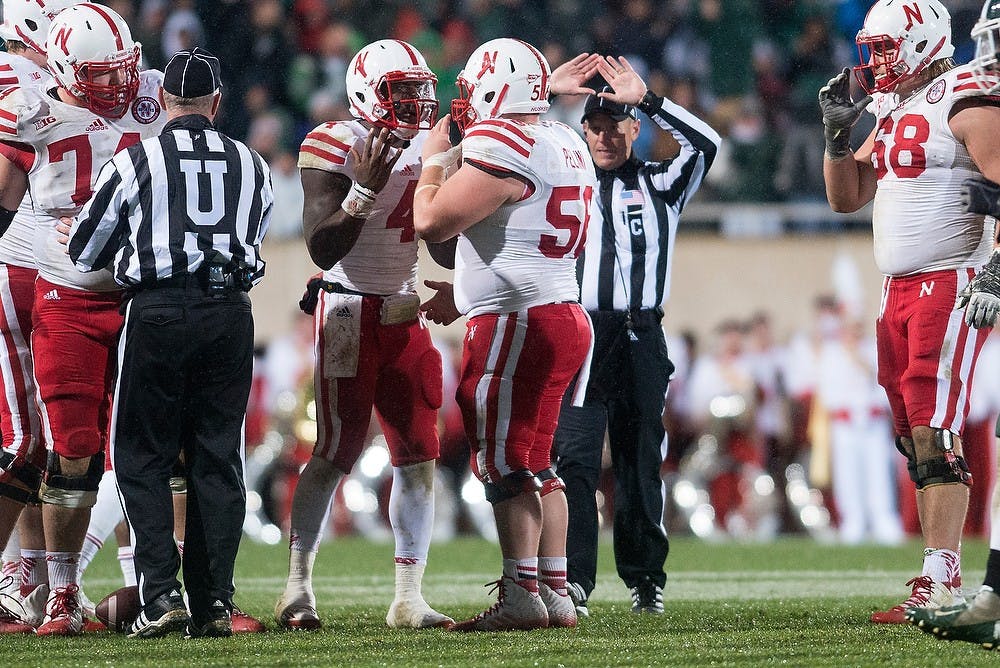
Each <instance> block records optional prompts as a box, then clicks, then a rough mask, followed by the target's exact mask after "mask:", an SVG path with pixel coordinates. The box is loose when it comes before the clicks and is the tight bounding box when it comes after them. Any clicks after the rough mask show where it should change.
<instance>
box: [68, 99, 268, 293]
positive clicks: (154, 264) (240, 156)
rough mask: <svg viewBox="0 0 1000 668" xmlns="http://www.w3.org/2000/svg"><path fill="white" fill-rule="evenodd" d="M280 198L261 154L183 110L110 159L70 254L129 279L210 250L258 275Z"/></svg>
mask: <svg viewBox="0 0 1000 668" xmlns="http://www.w3.org/2000/svg"><path fill="white" fill-rule="evenodd" d="M273 203H274V196H273V193H272V191H271V174H270V170H269V169H268V166H267V164H266V163H265V162H264V160H263V159H262V158H261V157H260V155H258V154H257V153H256V152H255V151H253V150H252V149H250V148H248V147H247V146H246V145H244V144H242V143H240V142H238V141H235V140H233V139H230V138H229V137H227V136H225V135H224V134H222V133H220V132H218V131H217V130H215V128H214V127H213V126H212V124H211V122H210V121H209V120H208V119H207V118H206V117H204V116H201V115H197V114H192V115H188V116H180V117H178V118H175V119H173V120H172V121H170V122H169V123H167V125H166V126H164V128H163V132H162V133H161V134H160V135H158V136H156V137H152V138H150V139H146V140H144V141H142V142H140V143H138V144H135V145H133V146H130V147H129V148H128V149H127V150H124V151H120V152H118V153H117V154H116V155H115V157H114V158H113V159H112V160H111V161H110V162H108V163H107V164H106V165H105V166H104V168H103V169H102V170H101V173H100V176H99V177H98V179H97V184H96V185H95V187H94V194H93V196H92V197H91V199H90V201H89V202H88V203H87V204H86V206H84V208H83V210H82V211H81V212H80V214H79V215H78V216H77V218H76V221H74V223H73V226H72V231H71V232H70V239H69V254H70V257H71V258H72V260H73V262H74V263H75V264H76V267H77V269H79V270H80V271H96V270H99V269H103V268H105V267H109V268H110V269H112V271H113V272H114V276H115V281H117V282H118V283H119V284H120V285H122V286H123V287H130V286H137V285H143V286H151V285H153V284H155V283H156V281H159V280H164V279H168V278H172V277H179V276H184V275H186V274H192V273H194V272H195V271H196V270H197V269H198V268H199V267H200V266H201V265H202V264H203V263H204V261H205V258H206V255H207V256H209V257H212V256H215V254H214V253H212V252H211V251H215V252H217V253H218V254H220V255H221V256H222V259H224V260H225V261H230V260H235V261H239V262H243V263H245V264H246V266H247V267H248V268H249V269H250V271H251V272H252V280H253V281H254V282H257V281H258V280H260V278H261V277H262V276H263V273H264V261H263V260H262V259H261V257H260V243H261V240H262V239H263V238H264V234H265V233H266V232H267V227H268V224H269V222H270V218H271V209H272V205H273ZM215 257H216V258H218V256H215ZM112 263H113V266H110V265H112Z"/></svg>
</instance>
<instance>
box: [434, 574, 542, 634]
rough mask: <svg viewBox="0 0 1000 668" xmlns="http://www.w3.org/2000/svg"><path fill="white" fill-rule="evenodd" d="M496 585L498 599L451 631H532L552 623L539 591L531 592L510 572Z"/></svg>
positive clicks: (459, 623) (495, 583)
mask: <svg viewBox="0 0 1000 668" xmlns="http://www.w3.org/2000/svg"><path fill="white" fill-rule="evenodd" d="M491 584H492V585H494V588H493V591H496V590H497V589H499V596H498V597H497V602H496V603H494V604H493V605H492V606H491V607H489V608H487V609H486V610H484V611H482V612H480V613H479V614H478V615H476V616H475V617H473V618H472V619H467V620H465V621H464V622H458V623H457V624H455V625H454V626H451V627H450V628H449V630H450V631H464V632H468V631H530V630H532V629H544V628H548V625H549V611H548V610H547V609H546V608H545V603H543V602H542V598H541V597H540V596H539V595H538V592H534V591H529V590H528V589H526V588H524V587H522V586H521V585H519V584H518V583H517V582H515V581H514V579H513V578H510V577H507V576H506V575H505V576H503V577H501V578H500V579H499V580H497V581H496V582H493V583H491ZM487 586H489V585H487Z"/></svg>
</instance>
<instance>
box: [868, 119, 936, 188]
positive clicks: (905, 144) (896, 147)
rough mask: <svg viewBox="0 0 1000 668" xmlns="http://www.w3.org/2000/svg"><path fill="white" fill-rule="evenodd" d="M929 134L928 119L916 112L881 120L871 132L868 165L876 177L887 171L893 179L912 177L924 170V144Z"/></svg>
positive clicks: (925, 167)
mask: <svg viewBox="0 0 1000 668" xmlns="http://www.w3.org/2000/svg"><path fill="white" fill-rule="evenodd" d="M930 136H931V124H930V122H929V121H928V120H927V119H926V118H924V117H923V116H921V115H920V114H904V115H903V116H902V117H901V118H900V119H899V120H898V121H895V122H893V120H892V116H887V117H886V118H885V119H883V121H882V123H881V124H880V125H879V127H878V131H877V132H876V133H875V145H874V147H873V148H872V165H873V166H874V167H875V173H876V174H877V175H878V178H879V179H881V178H883V177H885V176H886V175H887V174H888V173H889V171H890V170H891V171H892V173H893V175H895V176H896V178H900V179H913V178H916V177H918V176H920V175H921V174H923V173H924V171H925V170H926V169H927V149H926V148H925V146H924V144H926V143H927V140H928V139H930Z"/></svg>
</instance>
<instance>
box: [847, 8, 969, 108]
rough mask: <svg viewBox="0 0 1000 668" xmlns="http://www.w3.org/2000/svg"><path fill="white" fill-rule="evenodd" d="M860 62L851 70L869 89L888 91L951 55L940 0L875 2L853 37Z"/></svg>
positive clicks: (947, 19) (947, 16)
mask: <svg viewBox="0 0 1000 668" xmlns="http://www.w3.org/2000/svg"><path fill="white" fill-rule="evenodd" d="M854 41H855V42H856V43H857V45H858V55H859V57H860V59H861V64H860V65H858V66H857V67H855V68H854V73H855V76H856V77H857V79H858V82H859V83H860V84H861V86H862V87H863V88H864V89H865V90H866V91H867V92H869V93H872V92H875V91H878V92H880V93H887V92H890V91H892V90H893V89H895V88H896V86H897V85H899V84H900V83H901V82H903V81H906V80H907V79H911V78H913V77H915V76H917V75H918V74H920V73H921V72H923V71H924V70H925V69H926V68H927V66H928V65H930V64H931V63H933V62H934V61H935V60H940V59H942V58H950V57H951V56H952V55H954V53H955V47H954V46H953V45H952V43H951V15H950V14H948V10H947V9H945V7H944V5H942V4H941V3H940V2H939V1H938V0H878V2H876V3H875V4H874V5H872V7H871V9H869V10H868V15H867V16H866V17H865V23H864V25H863V26H862V27H861V30H859V31H858V35H857V37H856V38H855V40H854Z"/></svg>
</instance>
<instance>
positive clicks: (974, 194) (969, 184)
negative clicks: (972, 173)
mask: <svg viewBox="0 0 1000 668" xmlns="http://www.w3.org/2000/svg"><path fill="white" fill-rule="evenodd" d="M960 198H961V201H962V208H964V209H965V210H966V211H968V212H969V213H978V214H979V215H982V216H1000V185H997V184H996V183H993V182H992V181H989V180H986V179H982V178H971V179H965V180H964V181H962V189H961V193H960Z"/></svg>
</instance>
